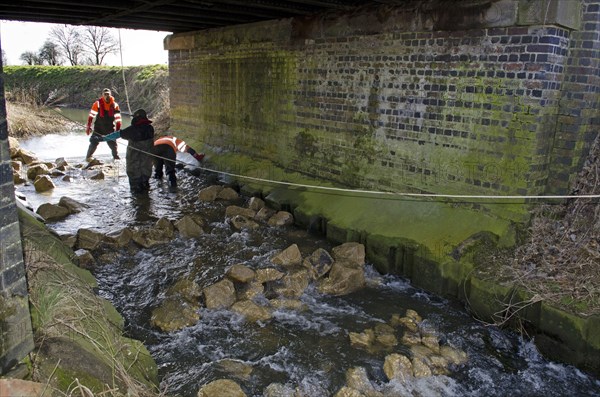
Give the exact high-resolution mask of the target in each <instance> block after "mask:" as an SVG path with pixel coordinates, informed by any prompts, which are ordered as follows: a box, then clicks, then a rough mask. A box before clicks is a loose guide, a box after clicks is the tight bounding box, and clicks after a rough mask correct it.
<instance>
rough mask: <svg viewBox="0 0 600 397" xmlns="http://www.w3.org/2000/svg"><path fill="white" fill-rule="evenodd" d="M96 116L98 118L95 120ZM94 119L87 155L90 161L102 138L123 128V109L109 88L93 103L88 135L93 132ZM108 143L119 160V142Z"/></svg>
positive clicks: (87, 159)
mask: <svg viewBox="0 0 600 397" xmlns="http://www.w3.org/2000/svg"><path fill="white" fill-rule="evenodd" d="M94 118H95V119H96V120H95V121H94ZM92 121H94V131H93V132H94V133H93V134H92V136H91V137H90V146H89V147H88V151H87V154H86V156H85V159H86V161H88V162H89V161H91V160H92V155H93V154H94V152H95V151H96V148H97V147H98V144H99V143H100V142H102V139H100V138H101V137H102V136H105V135H108V134H110V133H112V132H113V131H115V129H116V130H120V129H121V109H120V108H119V104H118V103H117V102H116V101H115V98H114V97H113V96H112V95H111V92H110V90H109V89H108V88H105V89H104V90H102V96H101V97H100V98H99V99H98V100H97V101H96V102H94V103H93V104H92V108H91V109H90V114H89V115H88V122H87V126H86V129H85V133H86V134H87V135H90V133H92ZM106 143H107V144H108V147H110V151H111V152H112V156H113V159H115V160H119V155H118V154H117V142H115V141H107V142H106Z"/></svg>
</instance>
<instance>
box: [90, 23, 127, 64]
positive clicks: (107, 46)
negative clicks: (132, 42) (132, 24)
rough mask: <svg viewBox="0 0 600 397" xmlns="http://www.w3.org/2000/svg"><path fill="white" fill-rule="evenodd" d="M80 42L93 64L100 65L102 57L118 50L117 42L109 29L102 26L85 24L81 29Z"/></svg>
mask: <svg viewBox="0 0 600 397" xmlns="http://www.w3.org/2000/svg"><path fill="white" fill-rule="evenodd" d="M82 44H83V46H84V47H85V50H86V52H87V54H88V56H89V58H90V60H91V63H92V64H94V65H102V62H103V61H104V57H106V56H107V55H108V54H116V53H117V52H118V51H119V43H118V42H117V41H116V40H115V38H114V37H113V35H112V34H111V33H110V30H109V29H108V28H104V27H98V26H86V27H85V28H84V30H83V37H82Z"/></svg>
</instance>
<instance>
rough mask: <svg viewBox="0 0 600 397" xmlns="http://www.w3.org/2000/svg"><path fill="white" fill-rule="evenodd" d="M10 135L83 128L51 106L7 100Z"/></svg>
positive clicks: (42, 133) (25, 135)
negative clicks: (45, 106)
mask: <svg viewBox="0 0 600 397" xmlns="http://www.w3.org/2000/svg"><path fill="white" fill-rule="evenodd" d="M6 113H7V120H8V135H9V136H12V137H13V138H26V137H31V136H38V135H44V134H48V133H55V132H57V131H69V130H72V129H74V128H81V127H79V126H78V124H76V123H73V122H72V121H69V120H67V119H65V118H64V117H62V116H61V115H60V114H59V113H57V112H54V111H52V110H51V109H49V108H44V107H40V106H35V105H23V104H18V103H12V102H6Z"/></svg>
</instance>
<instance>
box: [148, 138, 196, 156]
mask: <svg viewBox="0 0 600 397" xmlns="http://www.w3.org/2000/svg"><path fill="white" fill-rule="evenodd" d="M158 145H169V146H171V147H172V148H173V150H175V151H176V152H177V151H180V152H182V153H185V152H187V151H188V145H186V143H185V142H184V141H182V140H181V139H179V138H176V137H174V136H161V137H160V138H158V139H157V140H156V141H154V146H158Z"/></svg>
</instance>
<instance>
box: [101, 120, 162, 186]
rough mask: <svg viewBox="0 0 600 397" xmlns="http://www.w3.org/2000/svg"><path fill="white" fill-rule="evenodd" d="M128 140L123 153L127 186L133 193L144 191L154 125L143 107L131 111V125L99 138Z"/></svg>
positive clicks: (148, 182) (149, 166) (150, 172)
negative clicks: (125, 150)
mask: <svg viewBox="0 0 600 397" xmlns="http://www.w3.org/2000/svg"><path fill="white" fill-rule="evenodd" d="M117 138H123V139H126V140H128V141H129V144H128V145H127V154H126V155H125V161H126V162H127V164H126V165H125V171H126V172H127V177H128V178H129V188H130V189H131V192H132V193H134V194H139V193H145V192H147V191H148V190H149V189H150V177H151V176H152V149H153V147H154V127H153V126H152V121H151V120H149V119H148V115H147V114H146V111H145V110H144V109H138V110H136V111H135V112H134V113H133V118H132V119H131V126H129V127H127V128H125V129H122V130H118V131H115V132H113V133H112V134H109V135H106V136H104V137H102V138H101V139H102V140H103V141H106V142H113V143H115V139H117Z"/></svg>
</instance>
